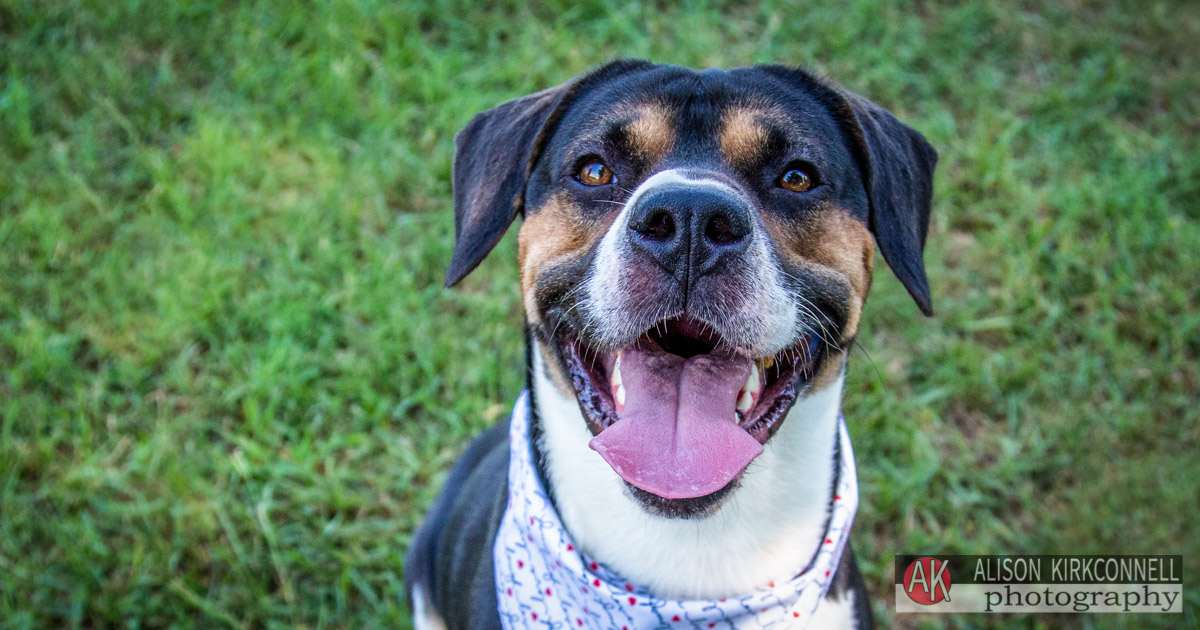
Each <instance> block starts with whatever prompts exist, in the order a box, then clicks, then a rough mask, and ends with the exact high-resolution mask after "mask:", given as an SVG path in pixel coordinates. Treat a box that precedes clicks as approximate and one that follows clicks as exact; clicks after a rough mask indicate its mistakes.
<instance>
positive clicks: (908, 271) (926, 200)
mask: <svg viewBox="0 0 1200 630" xmlns="http://www.w3.org/2000/svg"><path fill="white" fill-rule="evenodd" d="M764 69H766V70H767V71H768V72H771V73H772V74H774V75H775V76H778V77H781V78H784V79H786V80H788V81H792V82H795V83H798V84H800V85H802V86H803V87H804V88H805V89H807V90H810V91H811V92H813V93H814V94H815V95H817V96H818V98H820V99H821V100H822V101H824V102H825V104H826V106H827V107H829V109H830V113H831V114H833V116H834V119H835V120H837V121H838V124H839V125H840V126H841V127H842V129H843V131H844V132H845V133H846V134H847V136H848V139H849V140H850V143H851V146H852V149H853V151H854V157H855V159H856V160H857V161H858V166H859V170H860V171H861V172H862V176H863V185H864V186H865V187H866V189H867V197H868V199H869V201H870V220H869V226H870V228H871V233H872V234H874V235H875V241H876V242H877V243H879V251H881V252H883V258H884V260H886V261H887V264H888V266H889V267H891V268H892V273H895V274H896V277H897V278H899V279H900V282H901V283H903V284H904V287H905V288H906V289H908V293H909V295H911V296H912V297H913V299H914V300H916V302H917V306H919V307H920V308H921V312H922V313H924V314H926V315H933V300H932V298H931V297H930V295H929V281H928V280H927V279H926V277H925V262H924V256H923V254H924V251H925V237H926V235H927V234H928V233H929V212H930V209H931V204H932V199H933V171H934V168H935V167H936V166H937V160H938V154H937V150H935V149H934V148H933V146H932V145H930V144H929V142H928V141H927V140H925V137H924V136H922V135H921V134H920V133H918V132H917V131H916V130H914V129H913V128H911V127H909V126H908V125H905V124H904V123H902V122H900V121H899V120H896V117H895V116H892V114H891V112H888V111H887V110H886V109H883V108H882V107H880V106H878V105H876V104H875V103H872V102H871V101H869V100H867V99H865V98H863V97H861V96H859V95H857V94H855V93H853V92H850V91H849V90H846V89H844V88H842V87H841V86H839V85H837V84H836V83H834V82H832V81H829V80H825V79H819V78H817V77H815V76H814V75H812V74H810V73H808V72H806V71H804V70H801V69H795V68H785V67H782V66H767V67H765V68H764Z"/></svg>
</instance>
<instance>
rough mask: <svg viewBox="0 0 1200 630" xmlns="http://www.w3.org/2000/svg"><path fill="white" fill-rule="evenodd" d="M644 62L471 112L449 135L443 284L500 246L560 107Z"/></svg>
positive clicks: (521, 203)
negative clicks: (448, 249)
mask: <svg viewBox="0 0 1200 630" xmlns="http://www.w3.org/2000/svg"><path fill="white" fill-rule="evenodd" d="M648 65H649V64H648V63H646V62H644V61H617V62H613V63H610V64H608V65H605V66H601V67H600V68H597V69H596V70H594V71H592V72H590V73H588V74H585V75H583V76H581V77H578V78H576V79H574V80H572V81H568V82H567V83H564V84H563V85H560V86H558V87H553V88H550V89H547V90H542V91H541V92H538V93H536V94H530V95H529V96H524V97H521V98H518V99H516V100H512V101H508V102H507V103H502V104H500V105H497V106H496V107H493V108H492V109H489V110H487V111H485V112H483V113H480V114H477V115H476V116H475V117H474V118H472V119H471V122H469V123H467V126H466V127H463V129H462V130H461V131H459V132H458V134H457V135H455V136H454V173H453V177H452V179H453V180H454V256H453V257H452V258H451V260H450V267H449V268H448V269H446V286H447V287H452V286H454V285H455V284H458V281H459V280H462V279H463V278H464V277H465V276H466V275H467V274H469V273H471V271H472V270H473V269H475V267H476V266H478V265H479V263H480V262H481V261H483V259H484V257H486V256H487V254H488V252H490V251H492V248H493V247H495V246H496V243H498V242H500V238H501V237H502V236H504V232H505V230H507V229H508V226H509V224H511V223H512V221H513V219H515V218H516V217H517V215H518V214H520V213H521V212H522V211H523V210H524V208H525V186H526V184H527V183H528V181H529V174H530V173H531V172H532V171H533V167H534V165H535V164H536V162H537V159H538V157H539V156H540V155H541V150H542V148H543V147H544V146H545V143H546V140H547V139H548V138H549V136H550V135H551V134H553V133H554V129H555V126H556V124H557V122H558V120H559V119H560V118H561V116H562V113H563V112H564V111H565V108H566V107H567V106H568V105H569V104H570V103H571V102H572V101H573V100H574V99H575V98H576V97H577V96H578V95H579V94H581V93H584V92H586V91H587V90H588V89H589V88H590V87H592V86H594V85H597V84H599V83H600V82H601V81H603V80H606V79H609V78H612V77H615V76H619V75H621V74H624V73H626V72H630V71H632V70H635V69H637V68H642V67H646V66H648Z"/></svg>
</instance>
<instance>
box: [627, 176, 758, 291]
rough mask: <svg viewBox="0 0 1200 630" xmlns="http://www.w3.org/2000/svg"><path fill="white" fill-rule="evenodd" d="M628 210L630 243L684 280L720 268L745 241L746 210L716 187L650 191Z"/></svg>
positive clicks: (743, 247) (748, 225)
mask: <svg viewBox="0 0 1200 630" xmlns="http://www.w3.org/2000/svg"><path fill="white" fill-rule="evenodd" d="M630 211H631V213H632V214H631V215H630V217H629V230H630V234H629V238H630V241H631V242H632V243H633V246H634V247H635V248H636V249H639V250H641V251H643V252H645V253H646V254H648V255H649V256H650V257H651V258H652V259H653V260H654V261H655V262H656V263H658V265H660V266H661V267H662V268H663V269H664V270H666V271H667V273H670V274H671V275H673V276H675V277H676V278H677V279H678V280H680V281H681V282H684V283H685V284H690V283H691V281H692V280H694V279H695V278H698V277H700V276H702V275H706V274H710V273H713V272H715V271H717V270H719V269H720V268H721V266H722V265H723V264H724V263H725V262H727V261H728V260H729V259H730V258H733V257H736V256H737V255H738V254H741V253H742V252H744V251H745V250H746V249H747V248H748V247H749V245H750V230H751V223H750V210H749V209H748V208H747V207H746V204H745V203H743V202H742V201H740V200H739V199H738V198H737V197H735V196H734V195H733V194H732V193H731V192H726V191H724V190H721V189H719V188H716V187H708V186H705V187H678V188H666V189H659V190H652V191H650V192H648V193H646V194H645V195H643V196H642V197H641V198H640V199H638V200H637V202H636V205H635V206H634V207H633V208H632V209H631V210H630Z"/></svg>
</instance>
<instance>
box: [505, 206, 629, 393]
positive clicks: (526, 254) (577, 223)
mask: <svg viewBox="0 0 1200 630" xmlns="http://www.w3.org/2000/svg"><path fill="white" fill-rule="evenodd" d="M610 222H611V221H585V220H584V219H583V216H582V215H581V213H580V212H579V208H577V207H576V206H575V205H574V204H572V203H571V202H570V201H569V200H568V199H567V198H566V195H565V194H564V193H556V194H555V195H553V196H552V197H551V198H550V200H549V201H547V202H546V203H545V204H544V205H542V206H541V207H540V208H537V209H536V210H533V211H529V212H527V213H526V218H525V221H524V223H522V224H521V229H520V231H519V232H518V234H517V265H518V267H519V268H520V275H521V295H522V302H523V304H524V306H525V317H526V320H527V321H528V322H529V323H530V325H534V326H536V325H537V324H538V323H539V322H540V321H541V313H540V312H539V311H538V304H537V283H538V278H539V276H540V275H541V274H542V273H544V272H545V271H546V270H548V269H552V268H553V267H554V266H555V265H557V264H561V263H563V262H566V261H569V260H570V259H572V258H574V257H576V256H582V255H583V254H584V253H586V252H587V251H589V250H590V249H591V248H592V246H593V245H594V244H595V243H596V241H597V240H599V239H600V238H601V237H603V236H604V231H605V230H606V229H608V225H609V223H610ZM550 355H551V353H549V352H548V351H546V352H544V353H543V357H542V358H543V359H544V360H545V362H546V365H547V366H557V365H558V361H557V360H556V359H555V358H554V357H553V356H550ZM549 371H550V375H551V377H552V379H553V380H554V384H555V385H556V386H557V387H559V388H560V389H562V390H563V391H564V392H571V391H573V390H572V389H571V387H570V384H569V382H568V381H567V379H566V375H565V374H561V373H560V371H559V370H555V369H550V370H549Z"/></svg>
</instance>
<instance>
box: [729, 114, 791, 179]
mask: <svg viewBox="0 0 1200 630" xmlns="http://www.w3.org/2000/svg"><path fill="white" fill-rule="evenodd" d="M783 118H784V116H783V114H782V113H781V112H780V111H778V110H777V109H776V108H773V107H758V106H750V105H737V106H733V107H728V108H726V109H725V110H724V111H722V112H721V137H720V138H719V141H720V145H721V152H722V153H724V154H725V159H727V160H729V163H730V164H732V165H734V166H739V167H741V166H749V165H751V164H753V163H754V162H755V160H757V159H758V158H759V157H760V156H761V155H762V152H763V150H764V149H766V147H767V140H768V138H769V136H768V130H767V125H766V124H765V123H766V122H767V121H780V120H782V119H783Z"/></svg>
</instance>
